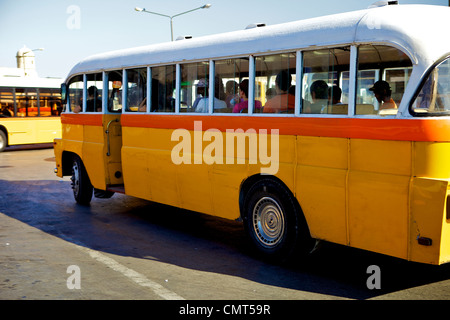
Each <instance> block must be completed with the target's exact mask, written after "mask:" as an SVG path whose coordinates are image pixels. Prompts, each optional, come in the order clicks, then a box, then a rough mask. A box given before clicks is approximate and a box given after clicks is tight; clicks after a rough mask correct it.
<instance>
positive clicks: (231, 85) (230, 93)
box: [225, 80, 240, 108]
mask: <svg viewBox="0 0 450 320" xmlns="http://www.w3.org/2000/svg"><path fill="white" fill-rule="evenodd" d="M238 90H239V84H238V83H237V82H236V81H234V80H230V81H228V82H227V84H226V86H225V91H226V95H227V97H226V98H225V103H226V104H227V107H228V108H233V107H234V105H235V104H236V103H239V102H240V99H239V91H238Z"/></svg>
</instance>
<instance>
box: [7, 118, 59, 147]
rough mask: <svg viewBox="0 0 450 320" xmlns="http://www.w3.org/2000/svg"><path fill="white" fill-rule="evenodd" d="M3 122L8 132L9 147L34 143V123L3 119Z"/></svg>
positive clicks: (23, 120)
mask: <svg viewBox="0 0 450 320" xmlns="http://www.w3.org/2000/svg"><path fill="white" fill-rule="evenodd" d="M1 121H2V125H4V126H5V127H6V130H7V131H8V143H9V145H16V144H28V143H34V142H33V141H34V140H35V139H36V138H35V136H36V133H35V130H34V129H35V123H34V122H33V121H31V120H30V119H28V118H9V119H4V118H3V119H2V120H1ZM49 142H51V141H49Z"/></svg>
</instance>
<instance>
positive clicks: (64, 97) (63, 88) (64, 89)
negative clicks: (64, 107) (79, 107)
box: [61, 83, 67, 104]
mask: <svg viewBox="0 0 450 320" xmlns="http://www.w3.org/2000/svg"><path fill="white" fill-rule="evenodd" d="M61 103H62V104H66V103H67V85H66V84H65V83H62V84H61Z"/></svg>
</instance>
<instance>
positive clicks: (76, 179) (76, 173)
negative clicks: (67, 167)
mask: <svg viewBox="0 0 450 320" xmlns="http://www.w3.org/2000/svg"><path fill="white" fill-rule="evenodd" d="M70 180H71V181H72V183H71V185H72V189H73V193H74V194H75V195H77V194H78V192H79V191H80V169H79V168H78V164H77V163H76V162H74V163H73V166H72V177H71V178H70Z"/></svg>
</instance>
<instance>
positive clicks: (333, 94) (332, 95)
mask: <svg viewBox="0 0 450 320" xmlns="http://www.w3.org/2000/svg"><path fill="white" fill-rule="evenodd" d="M341 96H342V90H341V88H339V87H338V86H336V85H334V86H332V87H329V88H328V104H330V105H332V104H334V105H336V104H342V102H341Z"/></svg>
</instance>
